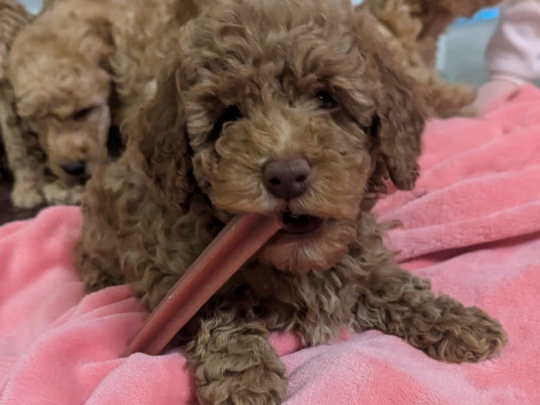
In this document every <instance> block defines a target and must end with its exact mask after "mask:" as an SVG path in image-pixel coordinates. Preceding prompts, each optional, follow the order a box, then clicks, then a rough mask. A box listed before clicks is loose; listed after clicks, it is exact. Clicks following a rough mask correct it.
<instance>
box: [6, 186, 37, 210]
mask: <svg viewBox="0 0 540 405" xmlns="http://www.w3.org/2000/svg"><path fill="white" fill-rule="evenodd" d="M11 202H12V203H13V206H15V207H17V208H34V207H37V206H38V205H40V204H41V203H43V195H42V194H41V192H40V190H39V188H38V187H37V186H36V185H35V184H33V183H29V182H24V181H17V182H15V185H14V186H13V191H12V192H11Z"/></svg>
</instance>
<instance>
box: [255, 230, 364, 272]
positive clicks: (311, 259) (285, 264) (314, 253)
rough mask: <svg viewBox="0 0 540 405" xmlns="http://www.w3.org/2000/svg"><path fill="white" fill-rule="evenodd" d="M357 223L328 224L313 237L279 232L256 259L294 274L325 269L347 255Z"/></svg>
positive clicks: (355, 234) (356, 231)
mask: <svg viewBox="0 0 540 405" xmlns="http://www.w3.org/2000/svg"><path fill="white" fill-rule="evenodd" d="M358 227H359V224H358V223H357V221H352V220H351V221H343V220H340V221H332V222H329V223H327V224H326V225H325V226H324V229H322V230H321V231H320V232H317V234H315V235H311V236H310V235H305V236H304V235H293V234H287V233H286V232H283V231H280V232H278V234H277V235H276V236H275V237H273V238H272V239H271V240H270V241H269V242H268V243H267V244H266V245H265V246H263V247H262V249H261V250H260V251H259V253H258V260H259V261H260V262H261V263H263V264H268V265H271V266H274V267H275V268H277V269H278V270H281V271H287V272H296V273H307V272H309V271H312V270H315V271H322V270H328V269H330V268H331V267H332V266H334V265H335V264H336V263H337V262H339V261H340V260H341V258H342V257H343V256H345V255H346V254H347V253H348V250H349V245H350V243H351V242H353V241H354V240H355V239H356V238H357V235H358Z"/></svg>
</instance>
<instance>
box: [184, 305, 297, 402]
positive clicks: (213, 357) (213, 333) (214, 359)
mask: <svg viewBox="0 0 540 405" xmlns="http://www.w3.org/2000/svg"><path fill="white" fill-rule="evenodd" d="M187 357H188V362H189V364H190V366H191V367H192V370H193V371H194V374H195V378H196V379H197V386H198V397H199V400H200V401H201V403H202V404H205V405H206V404H212V405H226V404H229V405H233V404H234V405H248V404H250V405H274V404H281V403H282V401H283V399H284V396H285V392H286V386H287V384H286V380H285V367H284V365H283V363H281V361H280V359H279V357H278V355H277V353H276V351H275V350H274V348H273V347H272V346H271V345H270V343H269V342H268V340H267V330H266V328H264V327H263V326H262V325H261V324H259V323H257V322H245V321H242V320H239V319H238V318H237V317H236V316H235V315H234V313H233V312H222V311H216V312H215V313H214V314H213V316H211V317H210V318H206V319H204V320H203V321H202V322H201V328H200V331H199V333H198V335H197V337H196V339H195V340H194V341H192V342H191V343H190V344H189V345H188V347H187Z"/></svg>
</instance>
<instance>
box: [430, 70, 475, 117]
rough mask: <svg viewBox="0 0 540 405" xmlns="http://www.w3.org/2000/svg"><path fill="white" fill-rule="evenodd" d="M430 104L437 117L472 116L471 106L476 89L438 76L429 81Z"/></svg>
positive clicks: (473, 112) (473, 114) (472, 109)
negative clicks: (449, 81)
mask: <svg viewBox="0 0 540 405" xmlns="http://www.w3.org/2000/svg"><path fill="white" fill-rule="evenodd" d="M430 96H431V98H430V104H431V107H432V108H433V110H434V112H435V116H436V117H438V118H449V117H453V116H465V117H473V116H475V115H476V111H475V110H474V108H473V107H472V104H473V102H474V99H475V98H476V89H474V88H472V87H468V86H465V85H460V84H452V83H448V82H446V81H444V80H441V79H439V78H434V79H433V80H432V81H431V82H430Z"/></svg>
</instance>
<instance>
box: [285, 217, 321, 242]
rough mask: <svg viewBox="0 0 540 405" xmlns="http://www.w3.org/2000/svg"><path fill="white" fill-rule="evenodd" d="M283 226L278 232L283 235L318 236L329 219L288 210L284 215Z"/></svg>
mask: <svg viewBox="0 0 540 405" xmlns="http://www.w3.org/2000/svg"><path fill="white" fill-rule="evenodd" d="M281 221H282V223H283V227H282V228H281V230H280V231H279V232H278V234H281V235H289V236H297V237H313V236H317V235H318V234H319V232H321V231H322V230H323V228H324V225H325V224H326V223H327V221H328V220H327V219H324V218H319V217H313V216H311V215H293V214H291V213H289V212H286V213H284V214H283V215H282V218H281Z"/></svg>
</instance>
